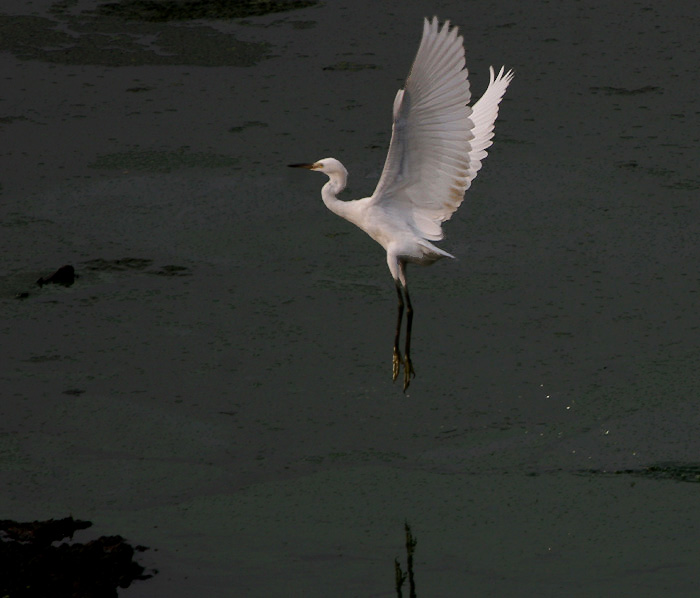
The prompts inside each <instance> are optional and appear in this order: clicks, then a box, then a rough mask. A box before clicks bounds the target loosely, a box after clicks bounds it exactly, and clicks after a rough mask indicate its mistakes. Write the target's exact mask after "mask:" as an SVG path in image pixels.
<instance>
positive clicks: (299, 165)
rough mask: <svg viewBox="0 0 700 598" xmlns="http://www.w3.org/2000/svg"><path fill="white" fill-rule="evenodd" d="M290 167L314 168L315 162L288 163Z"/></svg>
mask: <svg viewBox="0 0 700 598" xmlns="http://www.w3.org/2000/svg"><path fill="white" fill-rule="evenodd" d="M287 166H289V168H306V169H307V170H312V169H313V167H314V165H313V164H287Z"/></svg>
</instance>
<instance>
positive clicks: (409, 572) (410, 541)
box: [394, 521, 418, 598]
mask: <svg viewBox="0 0 700 598" xmlns="http://www.w3.org/2000/svg"><path fill="white" fill-rule="evenodd" d="M404 529H405V530H406V572H405V573H404V571H403V569H401V564H400V563H399V559H394V574H395V576H396V595H397V596H398V598H402V596H403V591H402V588H403V584H404V582H405V581H406V577H408V589H409V592H410V593H409V598H416V582H415V579H414V577H413V553H414V552H415V549H416V544H418V541H417V540H416V539H415V538H414V537H413V534H412V533H411V526H410V525H408V521H407V522H406V523H405V524H404Z"/></svg>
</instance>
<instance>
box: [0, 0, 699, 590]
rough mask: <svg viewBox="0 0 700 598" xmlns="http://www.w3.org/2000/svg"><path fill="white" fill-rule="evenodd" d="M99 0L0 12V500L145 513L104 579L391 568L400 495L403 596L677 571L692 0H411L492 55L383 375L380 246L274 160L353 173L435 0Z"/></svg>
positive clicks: (688, 397) (15, 507) (687, 291)
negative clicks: (401, 356) (171, 2)
mask: <svg viewBox="0 0 700 598" xmlns="http://www.w3.org/2000/svg"><path fill="white" fill-rule="evenodd" d="M99 4H100V3H99V2H96V1H95V0H90V1H88V0H83V1H77V2H50V1H49V0H46V1H38V0H35V1H34V2H32V3H31V4H28V3H25V2H6V3H4V4H3V8H2V11H1V12H2V16H0V27H1V28H2V30H3V31H5V32H8V31H10V32H13V35H9V34H6V35H3V36H2V40H3V41H2V44H3V47H2V49H3V53H2V54H0V65H1V67H2V73H3V76H4V79H5V85H4V86H3V91H2V94H1V95H0V99H1V100H2V101H0V109H1V110H2V113H1V114H0V133H1V134H2V136H3V147H5V151H4V152H3V163H4V168H3V175H2V179H1V180H0V183H1V184H2V188H1V189H0V198H1V200H2V201H1V202H0V221H1V222H2V234H0V248H1V249H2V255H3V260H2V271H1V272H0V300H1V301H2V313H3V318H2V324H1V325H0V333H1V334H2V353H3V354H2V357H1V358H0V363H1V364H2V365H1V366H0V377H1V379H2V389H3V390H2V395H3V401H2V402H1V403H0V481H1V482H2V486H3V487H4V488H5V491H4V492H3V493H2V496H0V513H1V515H0V516H1V517H2V518H13V519H43V518H48V517H63V516H67V515H69V514H72V515H73V516H75V517H79V518H81V519H89V520H91V521H93V522H94V524H95V525H94V527H93V528H92V530H91V531H90V533H94V534H95V535H101V534H112V533H119V534H121V535H123V536H125V537H127V538H128V540H129V541H131V542H132V543H135V544H143V545H146V546H149V547H150V551H149V552H147V553H145V555H143V556H142V557H140V558H141V559H142V562H143V564H145V565H147V566H148V567H151V568H156V569H158V571H159V573H158V575H157V576H155V577H154V578H153V579H151V580H148V581H144V582H139V583H137V584H134V586H133V587H132V588H130V589H129V590H127V591H124V595H128V596H139V595H144V596H152V595H169V596H191V595H192V594H193V592H195V591H196V592H202V591H204V592H206V594H207V595H208V596H230V595H243V596H261V597H262V596H286V595H289V586H292V587H294V588H295V593H296V594H298V595H309V596H327V595H334V596H382V595H387V596H388V595H393V594H394V588H393V579H394V578H393V574H394V572H393V566H394V564H393V560H394V558H395V557H397V556H398V557H403V552H404V548H403V541H404V536H403V525H404V521H405V520H408V521H409V522H410V524H411V526H412V529H413V532H414V534H415V535H416V537H417V539H418V545H417V547H416V555H415V570H416V582H417V589H418V595H419V596H421V595H424V596H450V595H468V594H469V593H472V594H474V595H480V596H503V595H529V594H535V593H537V594H539V595H545V596H546V595H551V596H560V595H567V596H591V595H608V594H612V593H617V594H621V595H630V596H631V595H634V596H659V595H674V596H691V595H694V593H695V592H696V585H697V584H696V580H695V577H696V575H695V569H696V566H697V560H698V556H699V555H698V553H699V552H700V551H699V549H698V544H697V537H698V523H697V522H698V521H699V520H700V519H699V515H700V512H699V507H698V501H697V488H698V487H697V486H696V485H695V483H697V481H698V478H697V468H698V463H699V459H698V455H699V454H700V451H699V449H700V446H699V445H700V441H699V440H698V437H699V436H698V434H697V430H698V427H699V425H700V417H699V416H698V409H697V401H696V397H697V394H698V387H699V383H698V382H699V381H698V344H697V334H698V320H697V313H698V304H697V297H698V258H697V240H698V225H697V223H698V216H700V214H698V211H699V208H698V203H697V201H696V198H697V191H698V188H699V187H700V179H698V176H697V169H696V167H695V161H696V160H695V156H696V153H697V150H696V147H697V145H698V138H697V136H698V127H697V118H698V114H697V109H696V107H697V105H698V97H697V95H698V91H697V90H698V89H700V86H699V85H698V80H697V78H698V74H697V69H696V65H697V46H696V44H695V42H694V41H693V40H694V37H693V32H691V26H692V23H693V15H694V14H695V11H694V8H693V7H694V5H691V4H690V3H682V2H677V3H674V4H673V5H670V6H666V7H653V8H650V7H645V6H642V5H633V6H631V7H628V8H627V9H626V12H623V11H622V9H620V8H616V7H613V6H609V5H608V4H606V3H597V2H584V3H576V4H570V3H565V4H561V5H558V6H555V7H552V6H551V5H550V4H548V3H538V4H530V5H528V8H527V9H526V8H525V7H524V5H523V7H522V8H521V7H520V6H521V5H512V4H511V3H507V2H484V3H481V4H480V5H479V7H478V8H479V10H478V13H479V14H478V18H476V17H475V13H474V10H475V9H474V6H472V5H469V6H467V5H463V4H462V3H457V2H454V3H452V2H445V3H443V4H442V5H441V6H440V7H439V13H440V16H441V17H450V18H451V19H452V21H453V22H454V23H456V24H458V25H460V26H461V31H462V33H463V34H464V36H465V40H466V42H465V43H466V47H467V57H468V59H467V63H468V66H469V68H470V71H471V72H472V75H471V80H472V88H473V90H474V93H475V95H476V96H478V95H479V94H480V93H481V91H482V90H483V88H484V86H485V84H486V82H487V78H486V76H487V70H488V66H489V65H490V64H494V65H500V64H501V63H504V64H506V65H507V66H508V67H512V68H514V69H515V71H516V79H515V80H514V82H513V84H512V86H511V88H510V89H509V90H508V93H507V95H506V98H505V100H504V102H503V104H502V108H501V116H500V117H499V120H498V122H497V125H496V138H495V144H494V146H493V147H492V150H491V155H490V156H489V158H488V159H487V161H486V162H485V166H484V168H483V170H482V171H481V172H480V174H479V177H478V178H477V179H476V181H475V182H474V184H473V186H472V188H471V189H470V191H469V193H468V195H467V198H466V200H465V203H464V205H463V207H462V208H461V209H460V211H459V212H458V213H457V214H456V215H455V217H454V218H453V220H452V221H450V222H449V223H448V225H447V226H446V230H447V238H446V240H445V242H444V243H443V244H442V246H443V247H444V248H445V249H446V250H447V251H450V252H451V253H453V254H455V255H456V256H457V257H458V259H457V260H454V261H450V262H449V263H448V262H441V263H438V264H436V265H435V266H433V267H431V268H427V269H419V268H413V269H411V270H410V272H409V278H410V284H411V289H412V299H413V302H414V306H415V309H416V319H415V322H414V340H413V357H414V364H415V368H416V371H417V373H418V376H417V378H416V379H415V380H414V381H413V383H412V384H411V387H410V389H409V392H408V394H407V396H403V395H402V393H401V390H400V388H399V386H398V383H397V384H396V385H392V383H391V377H390V376H391V342H392V339H393V326H394V317H395V314H394V309H395V293H394V290H393V288H392V286H393V285H392V283H391V280H390V277H389V274H388V271H387V269H386V265H385V260H384V256H383V254H382V252H381V250H380V248H379V247H378V246H375V245H374V244H373V242H372V241H371V240H370V239H368V238H365V237H364V235H362V234H361V233H359V232H358V231H356V230H354V229H353V228H352V226H351V225H349V224H347V223H345V222H343V221H342V220H340V219H338V218H336V217H335V216H333V215H332V214H330V213H328V212H327V210H326V209H325V208H324V206H323V205H322V203H321V202H320V194H319V189H320V186H321V183H322V180H321V178H320V177H317V176H314V175H313V174H309V173H303V172H297V171H294V170H289V169H286V168H285V167H284V165H285V164H287V163H290V162H299V161H308V160H314V159H318V158H321V157H324V156H326V155H333V156H335V157H337V158H339V159H341V160H343V162H344V163H345V164H346V166H347V167H348V169H349V170H350V173H351V179H350V187H349V188H348V191H347V192H346V195H347V196H348V197H349V198H352V197H359V196H363V195H367V194H369V193H371V191H372V188H373V186H374V184H375V182H376V179H377V177H378V175H379V172H380V169H381V166H382V163H383V159H384V155H385V149H386V145H387V144H388V139H389V124H390V123H389V119H390V108H391V102H392V100H393V96H394V93H395V91H396V89H397V88H398V87H399V86H400V85H401V84H402V81H403V78H404V76H405V74H406V72H407V70H408V68H409V66H410V61H411V59H412V56H413V53H414V52H415V49H416V47H417V44H418V41H419V37H420V18H421V17H422V16H424V15H432V13H433V12H434V11H435V10H436V9H435V7H434V5H432V4H429V3H423V2H415V3H412V4H411V6H410V7H409V8H406V7H405V6H404V4H402V3H398V2H386V3H383V4H382V8H381V10H379V11H378V10H377V8H376V6H375V4H373V3H369V2H353V3H345V2H333V3H327V4H324V5H319V6H316V7H311V8H305V9H301V10H293V11H289V12H282V13H275V14H271V15H266V16H255V17H250V18H247V19H245V20H234V21H230V20H211V21H196V22H188V21H174V22H166V23H152V22H149V23H146V22H139V21H124V20H120V19H119V18H117V17H109V16H105V15H104V14H101V15H99V14H98V15H96V14H94V13H92V12H89V11H92V10H94V9H95V8H97V7H98V5H99ZM173 40H180V42H181V43H180V45H177V44H176V43H175V41H173ZM178 43H179V42H178ZM63 264H72V265H73V266H74V267H75V269H76V273H77V274H78V276H79V278H78V279H77V281H76V282H75V284H73V285H72V286H71V287H68V288H64V287H59V286H55V285H47V286H44V287H42V288H39V287H38V286H35V284H34V283H35V281H36V280H37V279H38V278H40V277H46V276H48V275H50V274H51V273H52V272H53V271H55V270H56V269H57V268H58V267H60V266H62V265H63ZM18 293H28V296H27V297H26V298H24V299H18V298H16V295H17V294H18ZM84 533H85V532H84Z"/></svg>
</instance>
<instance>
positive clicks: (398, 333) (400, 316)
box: [392, 281, 403, 381]
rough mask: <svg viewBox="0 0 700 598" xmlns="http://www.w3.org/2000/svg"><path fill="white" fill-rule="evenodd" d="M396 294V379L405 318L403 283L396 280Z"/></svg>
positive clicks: (394, 361)
mask: <svg viewBox="0 0 700 598" xmlns="http://www.w3.org/2000/svg"><path fill="white" fill-rule="evenodd" d="M396 294H397V295H398V297H399V306H398V307H399V310H398V317H397V319H396V335H395V336H394V358H393V360H392V373H393V377H394V378H393V379H394V381H395V380H396V378H398V376H399V367H400V365H401V361H402V360H401V352H400V351H399V338H400V337H401V320H402V319H403V294H402V293H401V284H400V283H399V281H396Z"/></svg>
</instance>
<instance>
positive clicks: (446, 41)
mask: <svg viewBox="0 0 700 598" xmlns="http://www.w3.org/2000/svg"><path fill="white" fill-rule="evenodd" d="M464 65H465V58H464V45H463V39H462V37H461V36H460V35H458V31H457V27H452V28H451V27H450V22H449V21H445V23H444V24H443V25H442V27H440V26H439V25H438V20H437V17H433V20H432V21H428V20H427V19H424V21H423V37H422V39H421V42H420V46H419V47H418V53H417V54H416V58H415V60H414V61H413V66H412V67H411V71H410V73H409V75H408V79H406V84H405V86H404V88H403V89H400V90H399V91H398V92H397V94H396V98H395V99H394V110H393V119H394V122H393V127H392V135H391V143H390V144H389V153H388V155H387V157H386V162H385V164H384V170H383V171H382V175H381V177H380V179H379V183H378V184H377V188H376V189H375V190H374V193H372V195H371V196H370V197H365V198H363V199H357V200H354V201H342V200H340V199H338V197H337V195H338V194H339V193H340V192H341V191H342V190H343V189H345V185H346V183H347V178H348V171H347V170H346V169H345V167H344V166H343V165H342V164H341V163H340V162H339V161H338V160H336V159H335V158H324V159H322V160H318V161H317V162H313V163H305V164H290V165H289V166H292V167H296V168H307V169H309V170H315V171H318V172H322V173H324V174H325V175H326V176H328V179H329V180H328V182H327V183H326V184H325V185H324V186H323V188H322V189H321V197H322V199H323V203H324V204H326V207H328V209H329V210H331V212H334V213H335V214H337V215H338V216H341V217H343V218H345V219H346V220H349V221H350V222H352V223H353V224H355V225H356V226H358V227H359V228H361V229H362V230H363V231H365V232H366V233H367V234H368V235H369V236H370V237H372V238H373V239H374V240H375V241H377V243H379V244H380V245H381V246H382V247H384V249H385V250H386V259H387V264H388V266H389V271H390V272H391V276H392V277H393V279H394V283H395V285H396V294H397V295H398V299H399V304H398V318H397V322H396V334H395V336H394V354H393V359H392V374H393V379H394V381H395V380H396V379H397V378H398V376H399V374H400V371H401V367H402V366H403V374H404V375H403V390H404V392H406V389H407V388H408V385H409V384H410V382H411V378H412V377H414V376H415V371H414V369H413V363H412V362H411V326H412V323H413V307H412V305H411V298H410V296H409V294H408V284H407V282H406V265H407V264H409V263H411V264H420V265H428V264H432V263H433V262H435V261H437V260H439V259H441V258H443V257H450V258H454V256H453V255H452V254H450V253H447V251H444V250H443V249H440V248H439V247H437V246H436V245H434V244H433V241H439V240H440V239H442V238H443V232H442V223H443V222H444V221H445V220H449V219H450V217H451V216H452V213H453V212H454V211H455V210H456V209H457V208H458V207H459V205H460V204H461V203H462V200H463V199H464V193H465V191H466V190H467V189H468V188H469V186H470V185H471V182H472V180H473V179H474V177H476V174H477V172H479V169H480V168H481V161H482V160H483V159H484V158H485V157H486V148H488V147H489V146H490V145H491V143H492V141H491V139H492V138H493V126H494V122H495V121H496V117H497V116H498V105H499V103H500V101H501V99H502V98H503V94H504V93H505V91H506V88H507V87H508V84H509V83H510V82H511V80H512V79H513V71H508V72H507V73H504V68H503V67H501V70H500V72H499V73H498V75H495V74H494V70H493V67H490V68H489V71H490V77H489V85H488V87H487V88H486V91H485V92H484V95H483V96H481V98H480V99H479V100H478V101H477V102H476V103H474V105H473V106H471V107H470V106H468V104H469V100H470V98H471V92H470V90H469V80H468V78H467V77H468V74H469V73H468V71H467V69H466V68H465V66H464ZM404 298H405V300H404ZM404 307H405V309H406V344H405V346H404V351H403V355H402V354H401V351H400V348H399V340H400V336H401V323H402V318H403V313H404Z"/></svg>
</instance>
